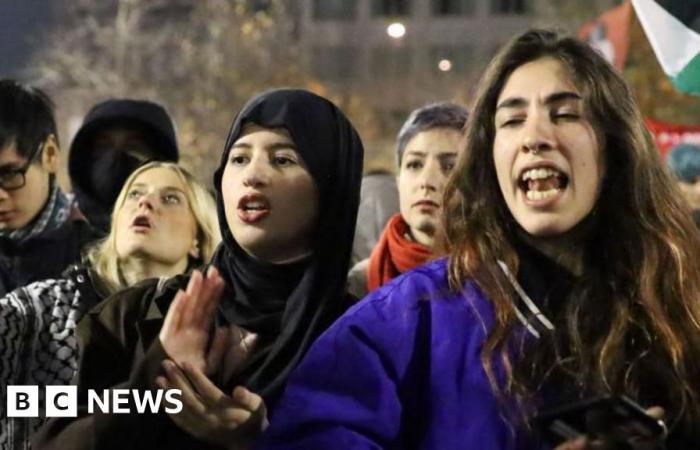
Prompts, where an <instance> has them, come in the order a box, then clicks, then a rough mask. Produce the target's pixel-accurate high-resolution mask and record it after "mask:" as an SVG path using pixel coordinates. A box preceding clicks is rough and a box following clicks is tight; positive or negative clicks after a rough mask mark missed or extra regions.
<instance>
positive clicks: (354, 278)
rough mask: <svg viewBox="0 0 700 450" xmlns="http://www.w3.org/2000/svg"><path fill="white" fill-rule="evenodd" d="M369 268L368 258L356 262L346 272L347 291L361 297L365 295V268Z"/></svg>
mask: <svg viewBox="0 0 700 450" xmlns="http://www.w3.org/2000/svg"><path fill="white" fill-rule="evenodd" d="M368 269H369V258H365V259H363V260H362V261H360V262H358V263H357V264H355V265H354V266H352V268H351V269H350V271H349V272H348V292H350V293H351V294H352V295H354V296H355V297H357V298H358V299H360V298H363V297H364V296H365V295H367V293H368V290H367V270H368Z"/></svg>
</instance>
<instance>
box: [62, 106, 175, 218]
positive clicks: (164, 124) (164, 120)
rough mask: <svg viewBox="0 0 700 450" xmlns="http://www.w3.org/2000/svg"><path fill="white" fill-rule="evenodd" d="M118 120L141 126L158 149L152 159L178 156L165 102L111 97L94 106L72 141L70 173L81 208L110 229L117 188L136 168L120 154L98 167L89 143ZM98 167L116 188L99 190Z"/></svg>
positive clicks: (125, 123)
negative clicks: (96, 183)
mask: <svg viewBox="0 0 700 450" xmlns="http://www.w3.org/2000/svg"><path fill="white" fill-rule="evenodd" d="M117 124H119V125H126V126H133V127H136V128H138V129H140V130H141V132H142V134H143V136H144V138H145V139H146V143H147V144H148V146H149V148H150V149H151V150H152V151H153V152H155V157H153V158H150V159H151V160H154V159H155V160H163V161H175V162H177V160H178V156H179V155H178V148H177V139H176V136H175V127H174V125H173V121H172V119H171V118H170V115H169V114H168V112H167V111H166V110H165V108H164V107H163V106H161V105H159V104H157V103H153V102H150V101H146V100H130V99H112V100H107V101H105V102H102V103H99V104H97V105H95V106H93V107H92V109H90V111H89V112H88V113H87V115H86V116H85V119H84V121H83V125H82V126H81V127H80V129H79V130H78V132H77V133H76V135H75V137H74V138H73V142H72V143H71V146H70V153H69V156H68V175H69V176H70V180H71V184H72V186H73V192H74V193H75V196H76V198H77V200H78V205H79V206H80V209H81V210H82V212H83V213H84V214H85V216H86V217H87V218H88V220H89V221H90V222H91V223H92V224H93V225H94V226H95V227H97V228H98V229H102V230H103V231H107V228H108V226H109V214H110V212H111V210H112V207H113V205H114V201H115V200H116V199H117V195H118V192H119V189H118V188H120V187H121V186H122V185H123V184H124V181H126V178H127V177H128V175H129V174H130V173H131V171H133V169H135V168H136V165H135V163H134V162H133V161H127V160H126V158H121V155H120V156H119V157H115V158H112V160H111V161H109V162H108V163H107V166H108V167H105V164H104V162H103V164H101V165H100V166H99V167H96V161H97V160H98V158H96V156H95V155H93V151H94V149H93V148H91V146H90V142H91V139H92V136H93V135H94V134H95V132H96V131H98V130H99V129H101V128H103V127H105V126H109V125H117ZM105 169H107V170H105ZM95 171H99V172H101V173H100V177H107V178H106V180H107V181H109V184H111V185H113V186H114V187H115V188H114V189H111V190H109V191H110V192H104V190H102V191H100V188H99V187H98V186H96V185H95V182H94V181H93V180H94V176H93V175H94V174H93V172H95ZM115 191H116V192H115Z"/></svg>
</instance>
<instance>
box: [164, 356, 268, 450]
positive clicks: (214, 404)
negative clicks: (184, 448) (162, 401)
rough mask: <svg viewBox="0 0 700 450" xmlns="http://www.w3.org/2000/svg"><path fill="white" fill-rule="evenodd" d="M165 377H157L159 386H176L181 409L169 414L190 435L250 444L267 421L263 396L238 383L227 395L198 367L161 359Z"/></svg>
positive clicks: (244, 445) (224, 443)
mask: <svg viewBox="0 0 700 450" xmlns="http://www.w3.org/2000/svg"><path fill="white" fill-rule="evenodd" d="M163 367H164V369H165V373H166V377H167V378H166V377H158V378H157V379H156V384H158V386H159V387H160V388H162V389H180V390H181V391H182V397H181V399H182V406H183V409H182V411H181V412H180V413H178V414H172V415H170V418H171V419H172V420H173V421H174V422H175V423H176V424H177V425H178V426H179V427H180V428H182V429H183V430H185V431H186V432H188V433H189V434H191V435H192V436H194V437H196V438H198V439H201V440H203V441H205V442H208V443H210V444H214V445H220V446H224V447H226V448H228V449H230V450H234V449H235V450H243V449H248V448H252V446H253V444H254V443H255V440H256V439H257V437H258V436H259V435H260V434H261V433H262V432H263V431H264V430H265V428H266V427H267V425H268V422H267V410H266V408H265V403H264V401H263V399H262V398H261V397H260V396H259V395H257V394H254V393H252V392H250V391H249V390H247V389H246V388H244V387H242V386H237V387H236V388H235V389H234V390H233V392H232V394H231V395H230V396H229V395H227V394H225V393H224V392H223V391H221V390H220V389H219V388H218V387H216V386H215V385H214V384H213V383H212V382H211V381H209V379H208V378H207V376H206V375H205V374H204V373H203V372H202V371H201V370H199V369H198V368H196V367H194V366H192V365H191V364H189V363H184V364H183V365H182V367H181V368H180V367H178V366H176V365H175V364H174V363H173V362H172V361H167V360H166V361H164V362H163Z"/></svg>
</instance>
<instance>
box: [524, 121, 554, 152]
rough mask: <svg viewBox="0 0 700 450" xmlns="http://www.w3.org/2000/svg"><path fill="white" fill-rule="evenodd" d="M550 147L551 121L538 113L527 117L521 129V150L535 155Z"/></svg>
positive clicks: (552, 142) (552, 143)
mask: <svg viewBox="0 0 700 450" xmlns="http://www.w3.org/2000/svg"><path fill="white" fill-rule="evenodd" d="M552 148H554V137H553V134H552V126H551V123H549V121H548V120H547V119H545V118H544V117H542V116H541V115H539V114H538V115H535V116H533V117H531V118H529V120H528V121H527V123H526V126H525V127H524V129H523V143H522V151H524V152H532V154H533V155H536V154H538V153H540V152H543V151H546V150H551V149H552Z"/></svg>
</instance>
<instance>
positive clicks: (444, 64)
mask: <svg viewBox="0 0 700 450" xmlns="http://www.w3.org/2000/svg"><path fill="white" fill-rule="evenodd" d="M438 69H440V70H441V71H443V72H449V71H450V70H452V61H450V60H449V59H441V60H440V62H439V63H438Z"/></svg>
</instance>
